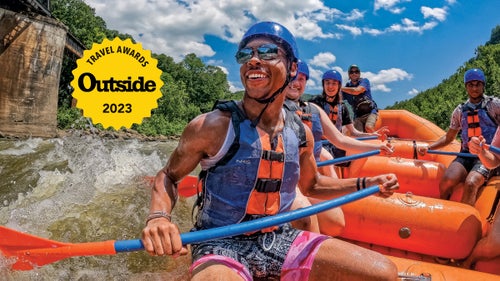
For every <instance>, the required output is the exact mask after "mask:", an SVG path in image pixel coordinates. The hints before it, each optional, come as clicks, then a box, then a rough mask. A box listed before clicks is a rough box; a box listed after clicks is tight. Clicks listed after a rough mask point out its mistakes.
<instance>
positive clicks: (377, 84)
mask: <svg viewBox="0 0 500 281" xmlns="http://www.w3.org/2000/svg"><path fill="white" fill-rule="evenodd" d="M362 77H365V78H367V79H368V80H370V86H371V87H372V90H374V91H382V92H390V91H391V89H390V88H389V87H388V86H387V84H388V83H392V82H396V81H401V80H411V79H412V78H413V75H411V74H410V73H408V72H406V71H404V70H402V69H399V68H390V69H383V70H380V71H379V72H378V73H372V72H362Z"/></svg>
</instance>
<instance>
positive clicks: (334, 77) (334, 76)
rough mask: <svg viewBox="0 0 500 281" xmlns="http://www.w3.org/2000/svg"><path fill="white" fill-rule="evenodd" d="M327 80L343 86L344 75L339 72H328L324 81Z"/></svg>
mask: <svg viewBox="0 0 500 281" xmlns="http://www.w3.org/2000/svg"><path fill="white" fill-rule="evenodd" d="M326 79H332V80H337V81H339V83H340V84H342V74H340V72H338V71H337V70H333V69H332V70H327V71H326V72H325V73H323V78H322V81H325V80H326Z"/></svg>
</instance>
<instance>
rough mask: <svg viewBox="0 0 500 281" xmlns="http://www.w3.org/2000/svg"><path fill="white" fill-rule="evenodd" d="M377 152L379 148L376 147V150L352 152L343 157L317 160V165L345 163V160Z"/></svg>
mask: <svg viewBox="0 0 500 281" xmlns="http://www.w3.org/2000/svg"><path fill="white" fill-rule="evenodd" d="M379 153H380V150H379V149H376V150H372V151H368V152H363V153H358V154H353V155H349V156H344V157H340V158H335V159H332V160H326V161H322V162H318V163H317V166H318V167H323V166H327V165H335V164H339V163H345V162H349V161H351V160H356V159H360V158H365V157H368V156H373V155H377V154H379Z"/></svg>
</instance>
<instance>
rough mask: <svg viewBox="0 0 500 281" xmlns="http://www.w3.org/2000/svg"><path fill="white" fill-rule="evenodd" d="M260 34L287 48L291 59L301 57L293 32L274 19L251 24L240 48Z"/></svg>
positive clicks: (295, 59) (294, 59)
mask: <svg viewBox="0 0 500 281" xmlns="http://www.w3.org/2000/svg"><path fill="white" fill-rule="evenodd" d="M259 36H264V37H269V38H271V39H273V40H275V41H276V43H278V44H279V45H281V46H282V47H283V48H285V51H286V53H287V56H288V57H290V58H291V61H297V60H298V59H299V51H298V49H297V43H296V42H295V37H294V36H293V34H292V33H291V32H290V31H289V30H288V29H286V27H284V26H283V25H281V24H279V23H276V22H272V21H264V22H259V23H256V24H254V25H253V26H251V27H250V28H249V29H248V31H247V32H246V33H245V35H243V38H242V39H241V42H240V45H239V46H238V50H241V49H242V48H244V47H245V46H246V44H247V43H248V41H250V40H251V39H252V38H255V37H259Z"/></svg>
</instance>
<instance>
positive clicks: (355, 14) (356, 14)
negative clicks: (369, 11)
mask: <svg viewBox="0 0 500 281" xmlns="http://www.w3.org/2000/svg"><path fill="white" fill-rule="evenodd" d="M365 13H366V11H363V12H362V11H360V10H358V9H354V10H352V11H351V12H350V13H349V14H348V15H346V16H344V18H345V20H347V21H355V20H359V19H362V18H363V17H364V16H365Z"/></svg>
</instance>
